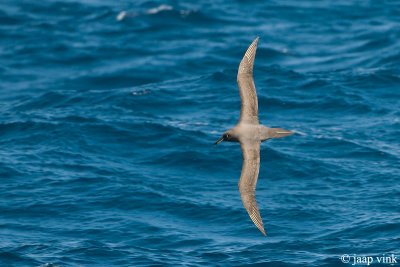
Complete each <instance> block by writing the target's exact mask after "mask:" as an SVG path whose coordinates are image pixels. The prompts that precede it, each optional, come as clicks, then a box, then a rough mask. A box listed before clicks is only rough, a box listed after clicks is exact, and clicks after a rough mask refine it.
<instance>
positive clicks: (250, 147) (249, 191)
mask: <svg viewBox="0 0 400 267" xmlns="http://www.w3.org/2000/svg"><path fill="white" fill-rule="evenodd" d="M240 146H241V147H242V153H243V165H242V174H241V175H240V180H239V192H240V197H241V198H242V202H243V206H244V207H245V208H246V210H247V213H248V214H249V216H250V218H251V220H252V221H253V222H254V224H255V225H256V226H257V228H258V229H259V230H260V231H261V233H263V235H266V234H265V230H264V225H263V221H262V219H261V216H260V212H259V210H258V207H257V202H256V196H255V192H256V185H257V179H258V172H259V170H260V142H259V141H247V142H246V141H243V142H240Z"/></svg>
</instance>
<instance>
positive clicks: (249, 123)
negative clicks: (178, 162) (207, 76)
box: [215, 37, 293, 235]
mask: <svg viewBox="0 0 400 267" xmlns="http://www.w3.org/2000/svg"><path fill="white" fill-rule="evenodd" d="M257 42H258V37H257V38H256V39H255V40H254V41H253V43H252V44H251V45H250V46H249V48H248V49H247V51H246V53H245V55H244V57H243V59H242V61H241V62H240V65H239V70H238V75H237V81H238V86H239V92H240V97H241V100H242V102H241V103H242V104H241V110H240V119H239V122H238V123H237V124H236V126H235V127H233V128H232V129H230V130H228V131H226V132H225V133H224V134H223V135H222V137H221V138H219V139H218V140H217V142H215V143H216V144H218V143H220V142H222V141H228V142H239V143H240V146H241V148H242V153H243V165H242V173H241V175H240V180H239V184H238V185H239V192H240V196H241V198H242V202H243V205H244V207H245V208H246V210H247V212H248V214H249V216H250V218H251V220H252V221H253V222H254V224H255V225H256V226H257V228H258V229H259V230H260V231H261V232H262V233H263V234H264V235H266V234H265V230H264V225H263V222H262V219H261V216H260V212H259V210H258V207H257V202H256V198H255V190H256V184H257V180H258V173H259V169H260V144H261V142H263V141H265V140H268V139H271V138H279V137H284V136H288V135H291V134H293V132H291V131H288V130H284V129H281V128H268V127H266V126H264V125H261V124H260V123H259V120H258V99H257V93H256V88H255V85H254V80H253V65H254V58H255V55H256V49H257Z"/></svg>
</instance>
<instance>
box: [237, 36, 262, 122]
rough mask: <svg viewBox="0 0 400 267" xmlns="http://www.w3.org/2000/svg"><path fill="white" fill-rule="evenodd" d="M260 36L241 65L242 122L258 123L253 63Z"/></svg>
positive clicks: (239, 77)
mask: <svg viewBox="0 0 400 267" xmlns="http://www.w3.org/2000/svg"><path fill="white" fill-rule="evenodd" d="M257 43H258V37H257V38H256V39H255V40H254V41H253V42H252V43H251V45H250V46H249V48H248V49H247V51H246V53H245V54H244V56H243V59H242V61H241V62H240V65H239V70H238V74H237V82H238V86H239V92H240V98H241V99H242V107H241V110H240V120H239V121H240V122H246V123H250V124H258V100H257V93H256V87H255V85H254V80H253V65H254V58H255V56H256V50H257Z"/></svg>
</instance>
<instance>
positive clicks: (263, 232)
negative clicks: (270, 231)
mask: <svg viewBox="0 0 400 267" xmlns="http://www.w3.org/2000/svg"><path fill="white" fill-rule="evenodd" d="M259 230H260V232H261V233H262V234H263V236H267V233H266V232H265V229H264V227H263V228H259Z"/></svg>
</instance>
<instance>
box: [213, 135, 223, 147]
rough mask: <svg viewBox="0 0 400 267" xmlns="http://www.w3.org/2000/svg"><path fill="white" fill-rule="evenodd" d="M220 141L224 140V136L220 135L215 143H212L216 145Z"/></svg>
mask: <svg viewBox="0 0 400 267" xmlns="http://www.w3.org/2000/svg"><path fill="white" fill-rule="evenodd" d="M222 141H224V137H223V136H221V137H220V138H219V139H218V140H217V141H216V142H215V143H214V145H218V144H219V143H221V142H222Z"/></svg>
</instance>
